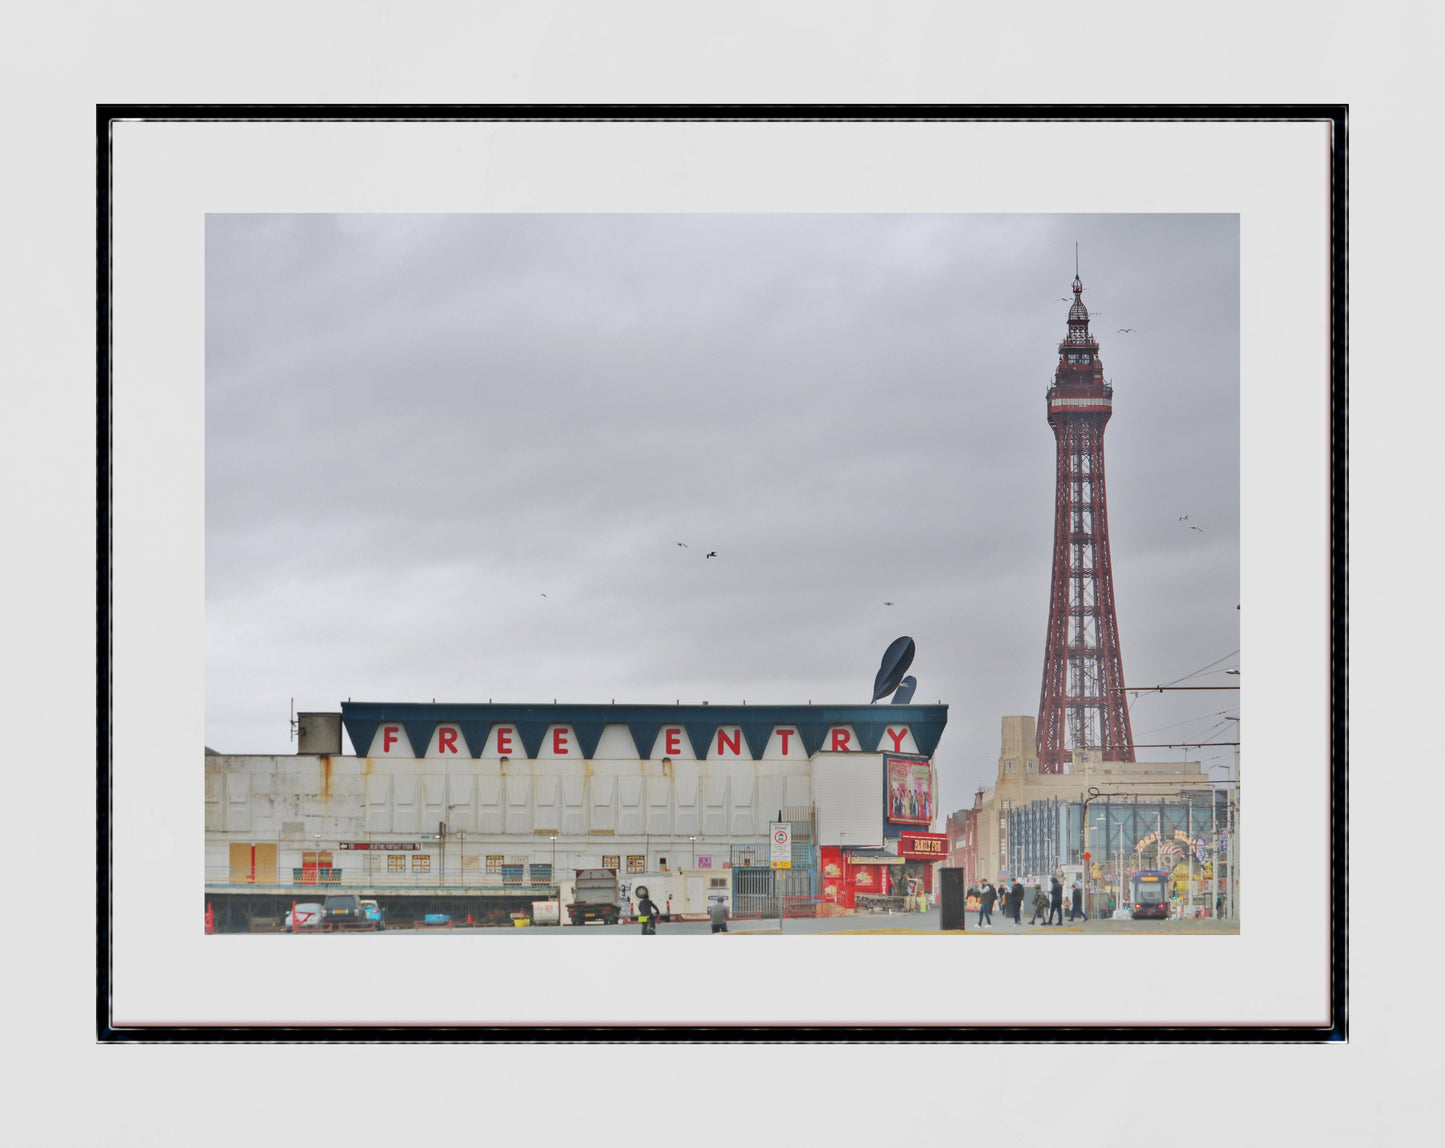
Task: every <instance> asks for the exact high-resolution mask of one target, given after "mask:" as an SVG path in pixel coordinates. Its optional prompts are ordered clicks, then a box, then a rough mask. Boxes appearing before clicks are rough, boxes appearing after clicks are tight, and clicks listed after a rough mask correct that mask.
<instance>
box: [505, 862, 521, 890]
mask: <svg viewBox="0 0 1445 1148" xmlns="http://www.w3.org/2000/svg"><path fill="white" fill-rule="evenodd" d="M525 868H526V866H525V865H522V864H520V863H518V864H514V865H503V866H502V884H503V885H520V884H521V883H522V870H523V869H525Z"/></svg>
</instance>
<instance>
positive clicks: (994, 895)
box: [978, 881, 998, 929]
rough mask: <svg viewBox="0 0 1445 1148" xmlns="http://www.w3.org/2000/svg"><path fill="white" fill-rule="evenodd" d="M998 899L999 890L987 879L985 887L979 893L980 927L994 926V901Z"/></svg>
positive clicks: (988, 927)
mask: <svg viewBox="0 0 1445 1148" xmlns="http://www.w3.org/2000/svg"><path fill="white" fill-rule="evenodd" d="M996 900H998V892H997V891H996V890H995V889H994V887H993V886H992V885H990V884H989V883H988V882H987V881H985V882H984V883H983V889H982V890H981V891H980V892H979V895H978V927H979V928H980V929H992V928H993V903H994V902H995V901H996Z"/></svg>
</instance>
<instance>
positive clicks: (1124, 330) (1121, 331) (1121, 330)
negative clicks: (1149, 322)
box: [1114, 327, 1134, 335]
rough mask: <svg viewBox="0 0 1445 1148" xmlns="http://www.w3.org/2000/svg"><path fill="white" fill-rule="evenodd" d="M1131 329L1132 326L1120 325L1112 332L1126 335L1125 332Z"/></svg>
mask: <svg viewBox="0 0 1445 1148" xmlns="http://www.w3.org/2000/svg"><path fill="white" fill-rule="evenodd" d="M1133 329H1134V328H1133V327H1120V328H1119V329H1118V330H1117V331H1115V332H1114V334H1116V335H1127V334H1129V332H1131V331H1132V330H1133Z"/></svg>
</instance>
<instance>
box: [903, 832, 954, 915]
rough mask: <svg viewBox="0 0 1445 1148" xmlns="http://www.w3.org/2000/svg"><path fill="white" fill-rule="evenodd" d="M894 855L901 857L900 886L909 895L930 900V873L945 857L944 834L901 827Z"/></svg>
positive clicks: (946, 848) (946, 844)
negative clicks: (896, 850) (896, 853)
mask: <svg viewBox="0 0 1445 1148" xmlns="http://www.w3.org/2000/svg"><path fill="white" fill-rule="evenodd" d="M898 856H899V858H900V859H901V860H902V861H903V869H902V873H901V874H900V879H901V884H902V886H903V887H904V888H906V889H907V890H908V891H909V893H910V894H911V895H912V896H913V897H915V898H917V897H922V898H924V899H925V901H926V902H929V903H931V902H932V901H933V895H934V873H935V872H936V871H937V869H938V867H939V866H940V865H941V864H942V863H943V862H944V860H945V859H946V858H947V857H948V834H946V833H921V832H916V831H913V830H904V831H903V832H902V833H900V834H899V836H898Z"/></svg>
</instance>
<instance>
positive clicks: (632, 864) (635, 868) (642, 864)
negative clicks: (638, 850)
mask: <svg viewBox="0 0 1445 1148" xmlns="http://www.w3.org/2000/svg"><path fill="white" fill-rule="evenodd" d="M627 871H628V872H629V873H646V872H647V858H646V857H637V856H634V855H631V854H629V855H628V858H627Z"/></svg>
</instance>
